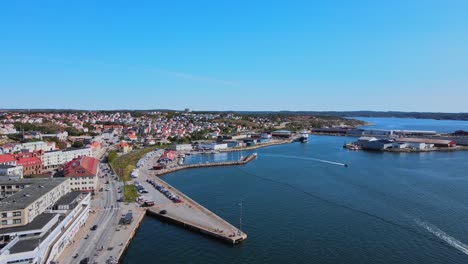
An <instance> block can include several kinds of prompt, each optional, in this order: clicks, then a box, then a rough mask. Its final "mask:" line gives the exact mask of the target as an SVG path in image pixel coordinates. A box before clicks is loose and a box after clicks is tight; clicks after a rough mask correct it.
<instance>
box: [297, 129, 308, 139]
mask: <svg viewBox="0 0 468 264" xmlns="http://www.w3.org/2000/svg"><path fill="white" fill-rule="evenodd" d="M299 135H300V137H299V140H300V141H301V142H307V141H309V133H308V132H307V131H305V130H303V131H301V133H300V134H299Z"/></svg>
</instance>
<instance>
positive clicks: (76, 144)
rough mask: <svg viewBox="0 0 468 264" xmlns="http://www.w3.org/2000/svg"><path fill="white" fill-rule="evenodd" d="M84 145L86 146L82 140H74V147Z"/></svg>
mask: <svg viewBox="0 0 468 264" xmlns="http://www.w3.org/2000/svg"><path fill="white" fill-rule="evenodd" d="M83 146H84V144H83V142H81V141H75V142H73V144H72V147H73V148H82V147H83Z"/></svg>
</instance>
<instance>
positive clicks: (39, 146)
mask: <svg viewBox="0 0 468 264" xmlns="http://www.w3.org/2000/svg"><path fill="white" fill-rule="evenodd" d="M55 148H56V146H55V142H44V141H36V142H28V143H23V144H21V149H22V150H24V149H26V150H28V151H29V152H34V151H52V150H55Z"/></svg>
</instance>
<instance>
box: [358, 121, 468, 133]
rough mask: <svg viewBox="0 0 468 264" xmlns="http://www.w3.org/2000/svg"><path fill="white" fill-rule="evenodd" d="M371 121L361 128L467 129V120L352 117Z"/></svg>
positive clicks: (448, 131)
mask: <svg viewBox="0 0 468 264" xmlns="http://www.w3.org/2000/svg"><path fill="white" fill-rule="evenodd" d="M353 118H354V119H359V120H363V121H366V122H369V123H372V124H373V125H372V126H364V127H363V128H375V129H389V130H390V129H394V130H430V131H437V132H439V133H451V132H454V131H456V130H465V131H468V121H457V120H455V121H453V120H434V119H412V118H378V117H353Z"/></svg>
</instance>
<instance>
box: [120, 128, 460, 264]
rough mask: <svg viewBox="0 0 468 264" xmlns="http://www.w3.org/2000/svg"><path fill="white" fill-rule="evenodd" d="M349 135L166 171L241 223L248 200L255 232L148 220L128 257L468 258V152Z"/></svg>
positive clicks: (247, 214) (248, 220)
mask: <svg viewBox="0 0 468 264" xmlns="http://www.w3.org/2000/svg"><path fill="white" fill-rule="evenodd" d="M417 121H419V120H417ZM432 130H433V129H432ZM350 140H351V139H350V138H343V137H327V136H311V137H310V141H309V142H308V143H306V144H301V143H294V144H289V145H281V146H274V147H269V148H264V149H258V150H256V152H257V153H258V158H257V159H256V160H255V161H253V162H252V163H249V164H247V165H246V166H243V167H221V168H207V169H196V170H186V171H180V172H177V173H174V174H170V175H167V176H164V180H166V181H168V182H169V183H170V184H173V185H174V186H176V187H178V188H179V189H180V190H181V191H183V192H185V193H186V194H188V195H189V196H191V197H192V198H193V199H195V200H196V201H198V202H200V203H201V204H203V205H204V206H205V207H207V208H208V209H210V210H212V211H213V212H215V213H216V214H218V215H220V216H221V217H223V218H225V219H226V220H228V221H229V222H231V223H233V224H235V225H237V224H238V222H239V214H240V213H239V206H238V204H239V202H240V201H242V202H243V216H244V217H243V219H242V221H243V230H244V231H245V232H246V233H247V234H248V235H249V238H248V240H247V241H245V243H243V244H241V245H239V246H235V247H233V246H229V245H226V244H223V243H220V242H218V241H216V240H212V239H210V238H207V237H204V236H201V235H199V234H197V233H192V232H190V231H187V230H185V229H183V228H180V227H178V226H173V225H170V224H165V223H161V222H160V221H158V220H156V219H152V218H146V219H145V220H144V222H143V224H142V226H141V228H140V229H139V230H138V232H137V234H136V236H135V238H134V240H133V242H132V244H131V245H130V247H129V250H128V252H127V254H126V256H125V257H124V259H123V263H127V264H130V263H288V262H289V263H369V264H370V263H372V264H374V263H392V264H393V263H468V246H467V244H468V173H467V169H468V163H467V161H468V152H451V153H442V152H433V153H371V152H351V151H347V150H344V149H342V148H341V146H342V144H343V143H344V142H346V141H350ZM247 154H248V153H247V152H245V153H244V155H247ZM229 155H234V154H227V155H226V154H225V156H223V158H227V159H229V158H230V156H229ZM193 157H194V159H195V160H194V162H196V157H195V156H193ZM220 157H221V156H220ZM213 158H214V157H213ZM232 158H237V157H234V156H232ZM311 158H318V159H324V160H330V161H336V162H344V163H348V164H349V165H350V166H349V167H348V168H345V167H343V166H338V165H332V164H328V163H323V162H318V161H315V160H311Z"/></svg>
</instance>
